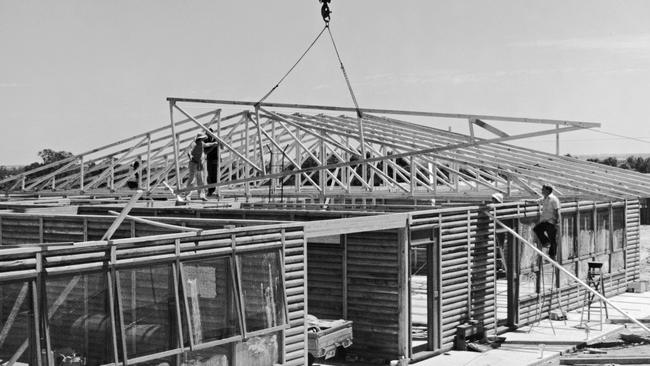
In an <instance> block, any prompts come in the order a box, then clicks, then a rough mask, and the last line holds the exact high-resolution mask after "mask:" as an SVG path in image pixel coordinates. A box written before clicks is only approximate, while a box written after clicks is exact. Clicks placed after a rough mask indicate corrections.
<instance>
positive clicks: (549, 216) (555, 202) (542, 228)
mask: <svg viewBox="0 0 650 366" xmlns="http://www.w3.org/2000/svg"><path fill="white" fill-rule="evenodd" d="M542 196H543V197H542V198H541V199H539V200H537V201H536V202H537V203H540V204H541V205H542V215H541V217H540V220H539V223H538V224H537V225H535V227H534V228H533V231H534V232H535V234H536V235H537V238H538V239H539V242H540V243H541V244H542V246H544V247H545V246H548V245H550V248H549V250H548V256H549V257H551V259H555V254H556V253H557V239H556V236H557V228H558V226H559V225H560V200H559V199H558V198H557V197H556V196H555V195H554V194H553V187H552V186H551V185H549V184H544V185H543V186H542Z"/></svg>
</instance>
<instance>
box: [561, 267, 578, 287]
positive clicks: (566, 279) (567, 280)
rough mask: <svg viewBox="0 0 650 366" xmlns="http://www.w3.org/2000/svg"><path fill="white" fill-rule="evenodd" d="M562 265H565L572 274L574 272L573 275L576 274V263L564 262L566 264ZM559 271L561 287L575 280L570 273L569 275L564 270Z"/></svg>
mask: <svg viewBox="0 0 650 366" xmlns="http://www.w3.org/2000/svg"><path fill="white" fill-rule="evenodd" d="M562 267H564V269H566V270H567V271H569V272H570V273H571V274H573V275H575V274H576V265H575V263H568V264H564V265H562ZM558 272H559V274H560V287H563V286H567V285H570V284H572V283H574V282H575V281H574V280H573V279H572V278H571V277H569V275H567V274H566V273H564V272H563V271H558Z"/></svg>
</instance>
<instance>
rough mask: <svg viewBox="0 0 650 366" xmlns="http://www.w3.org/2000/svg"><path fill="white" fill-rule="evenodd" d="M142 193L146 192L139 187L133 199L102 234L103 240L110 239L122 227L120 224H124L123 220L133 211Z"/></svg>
mask: <svg viewBox="0 0 650 366" xmlns="http://www.w3.org/2000/svg"><path fill="white" fill-rule="evenodd" d="M142 193H144V192H143V191H142V190H141V189H138V190H137V191H136V192H135V194H133V196H131V199H130V200H129V202H128V203H127V204H126V206H124V208H123V209H122V212H120V215H119V216H118V217H117V218H116V219H115V221H113V224H112V225H111V226H110V227H109V228H108V230H107V231H106V233H105V234H104V236H102V239H101V240H110V239H111V237H112V236H113V234H114V233H115V231H117V229H118V228H119V227H120V224H122V221H124V219H125V218H126V216H127V214H128V213H129V211H131V208H132V207H133V206H134V205H135V203H136V202H138V199H139V198H140V196H142Z"/></svg>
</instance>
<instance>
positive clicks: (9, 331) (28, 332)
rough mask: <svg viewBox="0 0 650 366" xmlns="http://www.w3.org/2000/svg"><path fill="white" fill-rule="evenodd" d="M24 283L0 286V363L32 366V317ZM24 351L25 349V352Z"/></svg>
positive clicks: (30, 298) (27, 285) (33, 362)
mask: <svg viewBox="0 0 650 366" xmlns="http://www.w3.org/2000/svg"><path fill="white" fill-rule="evenodd" d="M31 291H32V290H31V286H30V284H29V283H28V282H13V283H0V363H2V364H4V362H6V361H8V360H11V359H14V360H16V361H18V363H15V364H16V365H19V364H23V365H36V362H35V360H34V354H35V352H34V348H33V345H34V342H35V339H34V331H33V330H34V327H33V324H34V321H33V319H34V318H33V317H34V313H33V306H32V301H33V299H32V294H31ZM25 347H26V348H25Z"/></svg>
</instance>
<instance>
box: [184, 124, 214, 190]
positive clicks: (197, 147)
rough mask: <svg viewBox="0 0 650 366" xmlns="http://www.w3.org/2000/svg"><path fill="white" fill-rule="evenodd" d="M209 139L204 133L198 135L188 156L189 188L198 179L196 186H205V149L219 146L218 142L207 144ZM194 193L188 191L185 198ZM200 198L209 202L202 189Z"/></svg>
mask: <svg viewBox="0 0 650 366" xmlns="http://www.w3.org/2000/svg"><path fill="white" fill-rule="evenodd" d="M207 139H208V137H207V136H206V135H204V134H202V133H200V134H198V135H196V138H195V139H194V142H193V143H192V144H193V145H192V149H191V150H190V152H189V153H188V154H187V155H188V157H189V158H190V163H189V170H190V172H189V176H188V177H187V186H186V187H187V188H189V187H191V186H192V182H193V181H194V178H196V185H197V186H203V185H205V177H204V175H203V170H204V164H203V157H204V149H206V148H208V147H212V146H215V145H218V144H219V143H218V142H207ZM191 192H192V191H188V192H187V194H186V195H185V198H186V199H187V198H189V196H190V193H191ZM199 198H201V200H203V201H207V200H208V199H207V198H206V197H205V191H204V190H203V189H202V188H201V189H199Z"/></svg>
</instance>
